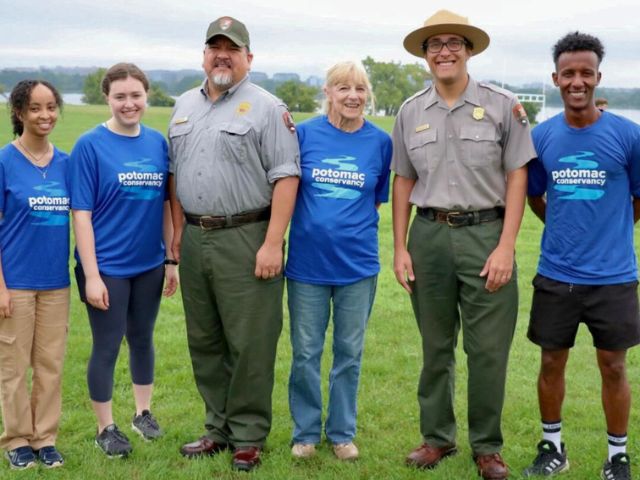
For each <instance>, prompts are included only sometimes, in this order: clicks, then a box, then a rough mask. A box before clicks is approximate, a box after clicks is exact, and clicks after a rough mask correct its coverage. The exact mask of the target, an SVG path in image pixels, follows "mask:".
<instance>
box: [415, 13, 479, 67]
mask: <svg viewBox="0 0 640 480" xmlns="http://www.w3.org/2000/svg"><path fill="white" fill-rule="evenodd" d="M442 33H455V34H456V35H460V36H462V37H464V38H466V39H467V40H469V41H470V42H471V43H472V44H473V49H472V50H471V55H477V54H478V53H480V52H482V51H484V50H485V49H486V48H487V47H488V46H489V35H487V32H485V31H484V30H481V29H480V28H478V27H474V26H473V25H471V24H470V23H469V19H468V18H467V17H463V16H461V15H458V14H457V13H453V12H450V11H448V10H438V11H437V12H436V13H434V14H433V15H432V16H430V17H429V18H427V19H426V20H425V21H424V25H423V26H422V27H420V28H418V29H417V30H414V31H413V32H411V33H410V34H409V35H407V36H406V37H405V39H404V48H405V49H406V50H407V52H409V53H410V54H412V55H415V56H416V57H420V58H424V50H423V49H422V45H423V44H424V42H425V40H426V39H428V38H429V37H432V36H434V35H440V34H442Z"/></svg>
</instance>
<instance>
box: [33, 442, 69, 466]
mask: <svg viewBox="0 0 640 480" xmlns="http://www.w3.org/2000/svg"><path fill="white" fill-rule="evenodd" d="M38 460H40V461H41V462H42V465H44V466H45V467H46V468H56V467H61V466H62V465H63V464H64V459H63V458H62V455H60V452H59V451H58V450H56V447H54V446H53V445H51V446H48V447H42V448H41V449H40V450H38Z"/></svg>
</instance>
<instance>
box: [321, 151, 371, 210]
mask: <svg viewBox="0 0 640 480" xmlns="http://www.w3.org/2000/svg"><path fill="white" fill-rule="evenodd" d="M355 160H356V157H351V156H348V155H341V156H339V157H335V158H325V159H324V160H322V163H324V164H327V165H333V166H335V168H331V167H328V168H314V169H313V170H312V171H311V178H312V179H313V183H312V185H313V186H314V187H315V188H317V189H318V190H321V191H322V193H316V197H325V198H340V199H343V200H355V199H356V198H359V197H360V195H362V193H361V192H359V191H358V190H357V189H362V188H364V182H365V180H366V175H365V174H364V173H362V172H359V171H358V165H356V164H355V163H353V162H355ZM354 187H355V188H354Z"/></svg>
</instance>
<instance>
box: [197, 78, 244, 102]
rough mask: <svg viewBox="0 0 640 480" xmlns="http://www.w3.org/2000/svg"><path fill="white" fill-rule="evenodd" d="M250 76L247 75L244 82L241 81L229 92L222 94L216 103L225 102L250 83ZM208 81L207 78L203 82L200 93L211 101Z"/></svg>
mask: <svg viewBox="0 0 640 480" xmlns="http://www.w3.org/2000/svg"><path fill="white" fill-rule="evenodd" d="M248 79H249V74H247V75H246V76H245V77H244V78H243V79H242V80H240V81H239V82H238V83H236V84H235V85H233V86H232V87H231V88H229V89H228V90H226V91H224V92H222V94H221V95H220V97H218V99H217V100H216V102H219V101H220V100H224V99H225V98H227V97H229V96H231V95H233V94H234V93H235V92H236V91H237V90H238V89H239V88H240V87H241V86H242V85H243V84H244V83H245V82H248V81H249V80H248ZM207 81H208V79H207V78H205V79H204V80H203V81H202V85H200V93H201V94H202V95H203V96H204V97H205V98H206V99H209V96H208V95H207Z"/></svg>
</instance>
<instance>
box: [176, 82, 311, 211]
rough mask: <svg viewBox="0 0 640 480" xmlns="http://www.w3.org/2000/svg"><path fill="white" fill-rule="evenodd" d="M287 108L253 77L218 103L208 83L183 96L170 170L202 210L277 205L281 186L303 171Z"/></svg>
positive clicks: (189, 202) (187, 206)
mask: <svg viewBox="0 0 640 480" xmlns="http://www.w3.org/2000/svg"><path fill="white" fill-rule="evenodd" d="M285 115H286V116H288V115H289V113H288V111H287V108H286V106H285V105H284V103H282V102H281V101H280V100H279V99H277V98H276V97H274V96H273V95H271V94H270V93H269V92H267V91H266V90H263V89H262V88H260V87H258V86H256V85H254V84H252V83H251V82H250V81H249V80H248V77H246V78H245V79H243V80H242V81H241V82H239V83H238V84H236V85H234V86H233V87H231V88H230V89H229V90H228V91H227V92H225V93H224V94H223V95H222V96H220V98H218V99H217V100H216V101H215V102H212V101H211V100H210V99H209V97H207V95H206V93H205V90H204V84H203V85H202V87H198V88H194V89H192V90H189V91H188V92H185V93H184V94H183V95H181V96H180V98H178V100H177V102H176V106H175V108H174V110H173V114H172V116H171V120H170V123H169V156H170V165H169V171H170V172H171V173H173V174H174V178H175V182H176V191H177V196H178V200H179V201H180V203H181V205H182V208H184V210H185V212H187V213H190V214H195V215H235V214H238V213H242V212H247V211H251V210H258V209H260V208H264V207H267V206H268V205H270V204H271V197H272V194H273V184H274V183H275V181H276V180H278V179H280V178H283V177H290V176H299V175H300V150H299V147H298V138H297V135H296V134H295V132H291V130H290V129H289V128H288V127H287V125H286V123H285V120H286V117H285Z"/></svg>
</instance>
